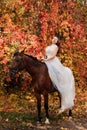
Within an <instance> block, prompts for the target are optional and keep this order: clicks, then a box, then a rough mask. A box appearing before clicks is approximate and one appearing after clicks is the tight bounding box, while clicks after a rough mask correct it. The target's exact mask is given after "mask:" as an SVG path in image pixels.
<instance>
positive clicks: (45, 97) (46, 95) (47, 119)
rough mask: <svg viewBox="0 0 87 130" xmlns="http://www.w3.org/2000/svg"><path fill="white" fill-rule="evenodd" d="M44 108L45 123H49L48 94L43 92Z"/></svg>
mask: <svg viewBox="0 0 87 130" xmlns="http://www.w3.org/2000/svg"><path fill="white" fill-rule="evenodd" d="M44 108H45V112H46V121H45V124H50V122H49V113H48V94H44Z"/></svg>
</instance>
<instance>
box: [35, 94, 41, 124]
mask: <svg viewBox="0 0 87 130" xmlns="http://www.w3.org/2000/svg"><path fill="white" fill-rule="evenodd" d="M36 99H37V111H38V119H37V123H41V95H40V94H36Z"/></svg>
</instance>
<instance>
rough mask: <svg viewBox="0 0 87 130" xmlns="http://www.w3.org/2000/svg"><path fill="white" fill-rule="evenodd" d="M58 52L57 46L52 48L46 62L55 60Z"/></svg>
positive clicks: (45, 59)
mask: <svg viewBox="0 0 87 130" xmlns="http://www.w3.org/2000/svg"><path fill="white" fill-rule="evenodd" d="M57 52H58V47H57V46H56V45H53V46H51V55H46V56H45V58H44V61H48V60H52V59H53V58H55V56H56V54H57Z"/></svg>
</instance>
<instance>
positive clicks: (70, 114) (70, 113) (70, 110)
mask: <svg viewBox="0 0 87 130" xmlns="http://www.w3.org/2000/svg"><path fill="white" fill-rule="evenodd" d="M71 118H72V109H69V119H71Z"/></svg>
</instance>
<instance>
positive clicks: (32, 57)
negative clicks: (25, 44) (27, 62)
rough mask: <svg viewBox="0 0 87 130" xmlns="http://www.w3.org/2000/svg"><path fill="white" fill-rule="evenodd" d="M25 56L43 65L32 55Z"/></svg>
mask: <svg viewBox="0 0 87 130" xmlns="http://www.w3.org/2000/svg"><path fill="white" fill-rule="evenodd" d="M24 55H26V56H28V57H30V58H31V59H33V60H34V61H35V62H36V63H43V62H41V61H40V60H38V59H37V58H36V57H34V56H32V55H28V54H24Z"/></svg>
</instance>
